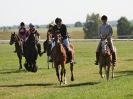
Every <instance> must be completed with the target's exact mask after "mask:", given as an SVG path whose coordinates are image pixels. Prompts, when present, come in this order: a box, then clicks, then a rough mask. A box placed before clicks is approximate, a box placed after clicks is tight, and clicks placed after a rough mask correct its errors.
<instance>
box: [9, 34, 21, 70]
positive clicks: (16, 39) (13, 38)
mask: <svg viewBox="0 0 133 99" xmlns="http://www.w3.org/2000/svg"><path fill="white" fill-rule="evenodd" d="M14 43H15V48H16V52H17V56H18V58H19V69H22V56H23V55H22V50H23V47H22V44H23V43H22V41H21V40H20V38H19V36H18V35H17V34H15V32H14V33H11V38H10V45H12V44H14Z"/></svg>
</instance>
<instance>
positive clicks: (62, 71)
mask: <svg viewBox="0 0 133 99" xmlns="http://www.w3.org/2000/svg"><path fill="white" fill-rule="evenodd" d="M63 74H64V84H67V81H66V69H65V63H62V64H61V82H62V78H63Z"/></svg>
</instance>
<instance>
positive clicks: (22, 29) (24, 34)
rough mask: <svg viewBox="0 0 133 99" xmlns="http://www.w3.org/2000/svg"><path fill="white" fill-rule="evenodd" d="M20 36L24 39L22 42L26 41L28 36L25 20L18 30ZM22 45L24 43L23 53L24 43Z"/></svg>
mask: <svg viewBox="0 0 133 99" xmlns="http://www.w3.org/2000/svg"><path fill="white" fill-rule="evenodd" d="M18 36H19V38H20V39H21V40H22V43H23V41H25V39H26V37H27V30H26V28H25V24H24V22H21V23H20V27H19V31H18ZM21 45H22V53H23V44H21ZM14 52H16V47H15V51H14Z"/></svg>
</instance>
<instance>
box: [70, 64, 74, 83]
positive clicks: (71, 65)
mask: <svg viewBox="0 0 133 99" xmlns="http://www.w3.org/2000/svg"><path fill="white" fill-rule="evenodd" d="M70 70H71V81H74V76H73V63H70Z"/></svg>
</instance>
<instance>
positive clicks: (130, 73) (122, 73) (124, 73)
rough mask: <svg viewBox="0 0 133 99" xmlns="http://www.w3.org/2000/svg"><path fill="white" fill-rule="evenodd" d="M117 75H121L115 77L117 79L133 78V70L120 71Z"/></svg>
mask: <svg viewBox="0 0 133 99" xmlns="http://www.w3.org/2000/svg"><path fill="white" fill-rule="evenodd" d="M115 73H116V74H120V75H118V76H115V78H118V77H122V76H133V70H126V71H118V72H115Z"/></svg>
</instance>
